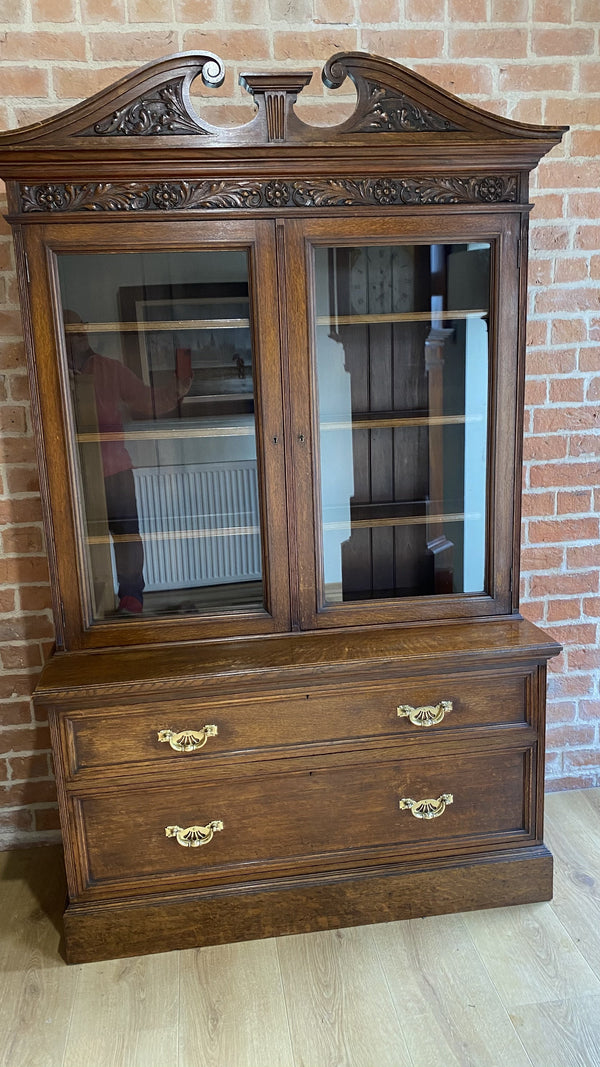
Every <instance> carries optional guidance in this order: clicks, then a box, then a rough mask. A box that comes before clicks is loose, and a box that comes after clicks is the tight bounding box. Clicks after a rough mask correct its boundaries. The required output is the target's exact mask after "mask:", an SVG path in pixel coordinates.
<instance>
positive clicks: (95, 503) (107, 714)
mask: <svg viewBox="0 0 600 1067" xmlns="http://www.w3.org/2000/svg"><path fill="white" fill-rule="evenodd" d="M198 76H201V78H202V80H203V82H204V83H205V85H206V86H209V87H213V88H214V87H218V86H219V85H220V84H221V83H222V81H223V77H224V71H223V66H222V63H221V61H220V60H219V59H218V58H217V57H215V56H213V55H211V54H198V53H183V54H179V55H174V56H170V57H168V58H166V59H164V60H162V61H160V62H155V63H152V64H150V65H149V66H146V67H144V68H143V69H141V70H139V71H138V72H137V73H135V74H132V75H130V76H127V77H125V78H123V79H122V80H121V81H119V82H118V83H117V84H116V85H114V86H112V88H110V89H107V90H106V91H104V92H101V93H98V94H97V95H96V96H94V97H93V98H91V99H90V100H87V101H86V102H84V103H82V104H80V105H77V106H76V107H74V108H71V110H69V111H66V112H64V113H63V114H61V115H59V116H58V117H55V118H51V119H48V120H47V121H44V122H40V123H36V124H35V125H33V126H29V127H27V128H25V129H21V130H19V131H10V132H8V133H4V134H2V135H1V136H0V173H1V174H2V176H3V177H4V178H5V179H6V181H7V189H8V203H9V207H8V217H9V220H10V223H11V225H12V227H13V231H14V240H15V247H16V254H17V263H18V270H19V281H20V293H21V300H22V308H23V321H24V329H25V335H26V339H27V349H28V356H29V367H30V373H31V390H32V404H33V411H34V418H35V425H36V438H37V444H38V455H39V467H40V475H41V487H42V495H43V501H44V512H45V523H46V532H47V546H48V556H49V561H50V573H51V582H52V589H53V604H54V618H55V624H56V651H55V653H54V655H53V656H52V658H51V660H50V661H49V662H48V663H47V665H46V667H45V669H44V671H43V673H42V675H41V679H40V682H39V685H38V688H37V691H36V697H35V699H36V701H37V705H38V708H39V714H40V715H42V714H44V713H47V715H48V717H49V720H50V723H51V729H52V736H53V747H54V756H55V763H56V775H57V784H58V794H59V803H60V811H61V820H62V829H63V837H64V845H65V862H66V868H67V877H68V889H69V901H68V906H67V909H66V912H65V938H66V952H67V958H68V959H69V960H70V961H73V962H78V961H85V960H94V959H101V958H107V957H113V956H125V955H131V954H138V953H143V952H153V951H160V950H164V949H173V948H179V947H189V946H193V945H204V944H214V943H218V942H225V941H233V940H241V939H245V938H258V937H266V936H271V935H274V934H281V933H290V932H299V931H307V930H315V929H326V928H330V927H335V926H348V925H353V924H358V923H365V922H378V921H389V920H393V919H399V918H403V917H409V916H419V915H429V914H434V913H439V912H448V911H456V910H460V909H467V908H480V907H486V906H496V905H506V904H511V903H521V902H527V901H534V900H543V899H547V898H548V897H549V896H550V895H551V887H552V857H551V855H550V853H549V852H548V850H547V849H546V848H545V846H544V844H543V840H542V814H543V758H544V757H543V749H544V710H545V681H546V663H547V660H548V658H549V657H550V656H552V655H554V654H555V653H556V652H557V651H558V646H557V645H556V644H555V643H554V642H553V641H551V640H549V639H548V638H547V637H546V636H545V635H544V634H543V633H542V632H540V631H539V630H538V629H536V628H535V627H534V626H533V625H531V624H530V623H528V622H526V621H525V620H523V619H522V617H521V616H520V615H519V611H518V588H519V524H520V467H521V443H520V442H521V433H522V407H523V380H524V325H525V302H526V301H525V297H526V262H527V255H526V249H527V220H528V212H529V210H530V204H529V203H528V175H529V172H530V171H531V169H532V168H533V167H534V166H535V165H536V164H537V163H538V161H539V159H540V158H541V156H542V155H543V154H544V153H546V152H548V151H549V150H550V149H551V148H552V147H553V146H554V145H556V144H557V143H558V142H559V140H560V138H561V136H562V133H563V130H562V129H555V128H544V127H540V126H529V125H523V124H521V123H517V122H512V121H509V120H507V119H504V118H499V117H498V116H496V115H493V114H488V113H486V112H485V111H482V110H480V109H478V108H475V107H472V106H470V105H468V104H465V103H463V102H461V101H460V100H458V99H457V98H456V97H454V96H451V95H450V94H448V93H446V92H444V91H443V90H441V89H439V88H437V87H436V86H434V85H432V84H431V83H430V82H429V81H427V80H426V79H425V78H422V77H420V76H417V75H416V74H414V73H412V72H411V71H409V70H407V69H405V68H403V67H401V66H398V65H396V64H395V63H392V62H389V61H386V60H384V59H381V58H379V57H377V56H371V55H365V54H361V53H348V54H340V55H336V56H334V57H333V58H332V59H331V60H329V61H328V63H327V64H326V66H325V68H324V71H323V79H324V81H325V84H326V86H328V87H329V88H336V87H339V86H341V85H342V83H344V81H345V79H346V78H349V79H351V81H352V82H353V83H354V86H355V88H356V106H355V109H354V112H353V114H352V115H351V117H350V118H348V119H346V120H344V121H342V122H340V123H339V124H338V125H334V126H333V127H329V128H320V127H316V126H312V125H308V124H306V123H305V122H303V121H302V120H301V118H300V117H299V115H298V114H297V112H296V111H295V109H294V105H295V101H296V98H297V95H298V93H300V91H301V90H302V89H303V87H304V86H305V85H306V84H307V83H308V81H309V80H310V74H309V73H306V72H302V71H301V72H296V71H287V70H286V71H279V72H277V73H264V72H263V73H254V74H246V75H244V76H243V77H242V79H241V80H242V84H243V85H244V86H245V88H246V89H247V90H248V92H249V93H251V94H252V95H253V97H254V102H255V105H256V111H255V115H254V117H253V119H252V120H251V121H250V122H248V123H247V124H246V125H244V126H241V127H237V128H218V127H215V126H212V125H210V124H209V123H208V122H206V121H204V120H203V119H202V118H201V117H200V116H199V114H197V113H196V110H195V108H194V105H193V104H192V98H191V96H190V85H191V83H192V81H194V79H196V78H197V77H198ZM207 91H210V89H209V90H207ZM200 110H201V109H200Z"/></svg>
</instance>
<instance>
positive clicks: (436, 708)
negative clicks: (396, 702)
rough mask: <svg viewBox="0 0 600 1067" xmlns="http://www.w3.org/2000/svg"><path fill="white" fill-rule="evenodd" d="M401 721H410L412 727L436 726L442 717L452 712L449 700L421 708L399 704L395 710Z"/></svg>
mask: <svg viewBox="0 0 600 1067" xmlns="http://www.w3.org/2000/svg"><path fill="white" fill-rule="evenodd" d="M396 710H397V712H398V715H399V717H400V718H401V719H410V721H411V722H412V724H413V726H437V724H438V723H439V722H441V721H442V719H443V718H444V715H447V714H448V712H450V711H452V701H451V700H440V703H439V704H435V705H431V704H424V705H423V707H422V708H413V707H412V706H411V705H410V704H401V705H400V707H399V708H397V709H396Z"/></svg>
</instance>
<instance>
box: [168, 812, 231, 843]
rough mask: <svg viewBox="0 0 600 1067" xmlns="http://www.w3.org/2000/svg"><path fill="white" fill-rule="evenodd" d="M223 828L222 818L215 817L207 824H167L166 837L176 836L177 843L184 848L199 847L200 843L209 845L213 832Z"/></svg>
mask: <svg viewBox="0 0 600 1067" xmlns="http://www.w3.org/2000/svg"><path fill="white" fill-rule="evenodd" d="M222 829H223V823H222V822H221V820H220V819H213V821H212V822H209V823H207V824H206V826H187V827H185V828H184V827H183V826H165V835H166V837H176V838H177V844H178V845H183V847H184V848H199V847H200V845H208V842H209V841H212V839H213V834H215V833H216V832H217V830H222Z"/></svg>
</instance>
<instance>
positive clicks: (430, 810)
mask: <svg viewBox="0 0 600 1067" xmlns="http://www.w3.org/2000/svg"><path fill="white" fill-rule="evenodd" d="M453 803H454V797H453V796H452V793H442V795H441V797H438V798H437V800H432V799H431V798H428V799H427V800H412V799H411V798H410V797H402V799H401V801H400V803H399V808H400V810H401V811H410V813H411V815H414V817H415V819H437V818H438V817H439V816H440V815H443V814H444V812H445V810H446V806H447V805H448V804H453Z"/></svg>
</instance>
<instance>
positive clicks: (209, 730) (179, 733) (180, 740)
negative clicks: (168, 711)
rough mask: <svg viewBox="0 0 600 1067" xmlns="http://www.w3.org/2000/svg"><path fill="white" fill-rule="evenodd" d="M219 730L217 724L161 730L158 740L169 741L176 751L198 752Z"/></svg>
mask: <svg viewBox="0 0 600 1067" xmlns="http://www.w3.org/2000/svg"><path fill="white" fill-rule="evenodd" d="M218 732H219V730H218V728H217V727H216V726H203V727H202V729H201V730H159V731H158V740H159V741H168V742H169V744H170V746H171V748H172V749H174V750H175V752H197V751H198V749H199V748H203V747H204V745H205V744H206V742H207V740H208V738H209V737H216V736H217V734H218Z"/></svg>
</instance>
